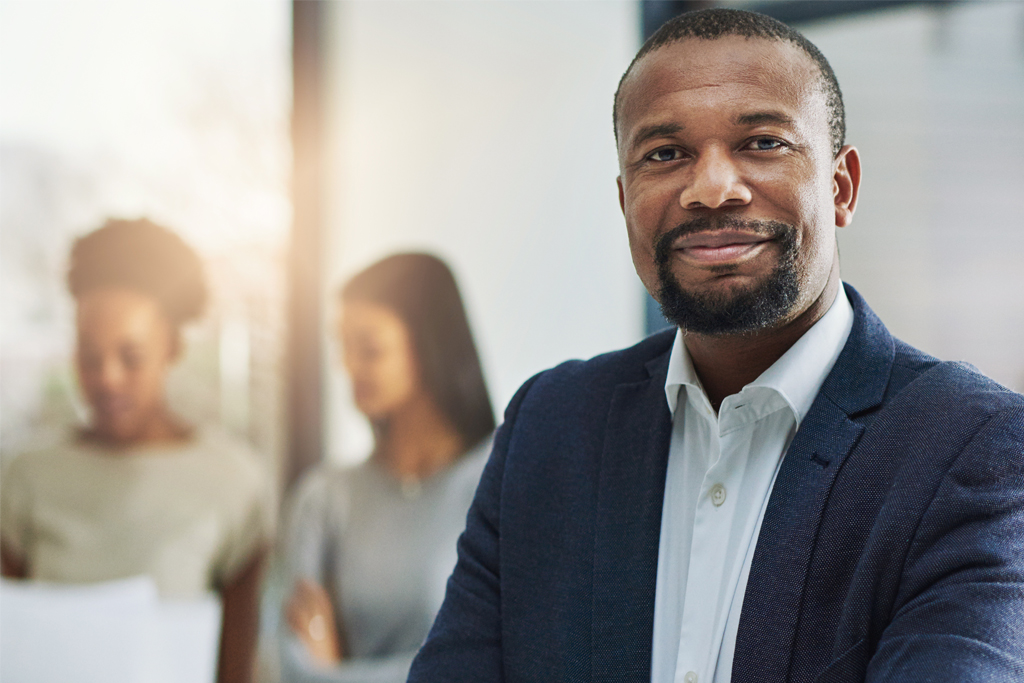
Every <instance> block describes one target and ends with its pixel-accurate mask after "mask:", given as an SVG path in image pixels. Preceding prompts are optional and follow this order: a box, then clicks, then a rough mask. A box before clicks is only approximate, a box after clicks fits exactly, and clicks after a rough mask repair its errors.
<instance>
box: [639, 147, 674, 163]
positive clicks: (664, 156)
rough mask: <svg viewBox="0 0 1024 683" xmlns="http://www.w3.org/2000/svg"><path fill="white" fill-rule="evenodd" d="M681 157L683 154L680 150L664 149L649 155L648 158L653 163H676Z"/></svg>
mask: <svg viewBox="0 0 1024 683" xmlns="http://www.w3.org/2000/svg"><path fill="white" fill-rule="evenodd" d="M680 156H681V154H680V152H679V150H678V149H673V148H671V147H663V148H661V149H656V150H654V151H653V152H651V153H650V154H648V155H647V158H648V159H649V160H651V161H675V160H676V159H679V158H680Z"/></svg>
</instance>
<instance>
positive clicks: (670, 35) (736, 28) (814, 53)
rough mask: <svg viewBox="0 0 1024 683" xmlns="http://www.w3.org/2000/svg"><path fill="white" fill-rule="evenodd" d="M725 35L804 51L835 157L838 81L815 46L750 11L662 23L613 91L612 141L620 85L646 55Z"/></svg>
mask: <svg viewBox="0 0 1024 683" xmlns="http://www.w3.org/2000/svg"><path fill="white" fill-rule="evenodd" d="M725 36H743V37H744V38H764V39H766V40H776V41H784V42H787V43H791V44H792V45H795V46H796V47H798V48H800V49H801V50H803V52H804V53H805V54H806V55H807V56H808V57H810V58H811V59H812V60H813V61H814V63H815V64H816V65H817V67H818V71H819V72H820V74H821V88H822V90H823V91H824V93H825V106H826V108H827V109H828V128H829V136H830V137H831V139H832V154H833V155H835V154H838V153H839V150H840V149H842V147H843V144H844V143H845V141H846V112H845V110H844V108H843V94H842V92H841V91H840V90H839V81H838V80H836V75H835V72H833V71H832V66H831V65H830V64H829V63H828V60H827V59H825V56H824V55H823V54H821V51H820V50H819V49H818V48H817V47H815V46H814V44H813V43H812V42H811V41H809V40H807V38H805V37H804V36H803V34H802V33H800V32H799V31H797V30H796V29H793V28H791V27H789V26H787V25H786V24H784V23H782V22H781V21H779V20H778V19H773V18H772V17H769V16H766V15H764V14H758V13H757V12H749V11H747V10H738V9H723V8H717V7H716V8H712V9H702V10H697V11H695V12H686V13H684V14H680V15H679V16H677V17H673V18H672V19H670V20H668V21H667V22H665V23H664V24H663V25H662V26H661V28H659V29H658V30H657V31H655V32H654V35H652V36H651V37H650V38H648V39H647V42H645V43H644V44H643V47H641V48H640V51H639V52H637V53H636V57H634V58H633V61H632V62H630V64H629V68H627V69H626V73H624V74H622V78H621V79H620V80H619V87H618V88H616V90H615V103H614V105H613V106H612V127H613V129H614V131H615V139H616V141H617V140H618V137H619V130H618V126H619V94H620V92H621V91H622V84H623V83H625V82H626V78H627V77H628V76H629V74H630V73H632V71H633V68H634V67H635V66H636V64H637V62H639V61H640V60H641V59H643V58H644V56H646V55H647V54H649V53H651V52H654V51H655V50H657V49H659V48H661V47H665V46H666V45H672V44H674V43H678V42H680V41H683V40H686V39H688V38H700V39H703V40H716V39H718V38H723V37H725Z"/></svg>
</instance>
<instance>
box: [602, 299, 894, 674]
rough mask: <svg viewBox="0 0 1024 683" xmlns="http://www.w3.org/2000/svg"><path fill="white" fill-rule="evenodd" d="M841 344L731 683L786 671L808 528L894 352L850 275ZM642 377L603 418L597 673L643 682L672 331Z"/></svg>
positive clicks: (801, 446) (804, 433)
mask: <svg viewBox="0 0 1024 683" xmlns="http://www.w3.org/2000/svg"><path fill="white" fill-rule="evenodd" d="M846 295H847V297H849V300H850V304H851V305H852V306H853V311H854V322H853V328H852V330H851V331H850V336H849V338H848V339H847V342H846V346H844V348H843V351H842V352H841V353H840V355H839V358H838V359H837V360H836V363H835V365H834V366H833V368H832V371H831V372H830V373H829V375H828V377H826V379H825V382H824V383H823V384H822V388H821V390H820V391H819V393H818V396H817V398H816V399H815V400H814V403H813V404H812V406H811V409H810V412H808V414H807V416H806V418H805V419H804V422H803V423H802V425H801V427H800V429H799V430H798V432H797V434H796V436H795V437H794V440H793V444H792V445H791V446H790V449H789V452H788V453H787V455H786V458H785V460H784V461H783V464H782V467H781V469H780V472H779V475H778V477H777V479H776V483H775V487H774V489H773V492H772V496H771V499H770V500H769V504H768V508H767V510H766V512H765V519H764V522H763V524H762V527H761V534H760V536H759V538H758V543H757V547H756V549H755V554H754V561H753V565H752V567H751V572H750V579H749V581H748V584H747V592H746V596H745V598H744V604H743V611H742V615H741V618H740V631H739V634H738V637H737V643H736V652H735V656H734V659H733V662H734V666H733V680H734V681H735V682H736V683H741V682H744V681H751V682H753V681H757V682H758V683H762V682H763V683H770V682H773V681H779V682H781V681H785V680H786V673H787V671H788V667H789V653H790V652H791V647H792V641H793V638H794V637H795V632H796V619H797V616H798V607H799V598H800V596H801V594H802V589H803V583H804V580H805V578H806V572H807V566H808V564H809V560H810V552H811V550H812V549H813V540H814V532H815V531H816V530H817V527H818V522H819V519H820V515H821V510H822V508H823V505H824V500H825V498H826V497H827V493H828V490H829V489H830V487H831V485H832V481H833V480H834V477H835V473H836V472H837V470H838V469H839V465H840V464H841V462H842V460H843V459H844V458H845V457H846V455H847V454H848V453H849V451H850V449H852V447H853V446H854V444H855V443H856V441H857V439H858V438H859V437H860V434H861V432H862V430H863V428H862V427H861V426H860V425H857V424H856V423H854V422H853V421H851V420H850V419H849V418H850V417H851V416H853V415H855V414H857V413H861V412H864V411H866V410H870V409H871V408H873V407H875V406H877V405H879V404H880V403H881V401H882V397H883V395H884V393H885V388H886V385H887V384H888V380H889V373H890V370H891V368H892V361H893V358H894V353H895V351H894V348H895V347H894V344H893V340H892V337H891V336H890V335H889V333H888V331H887V330H886V329H885V326H884V325H882V323H881V321H880V320H879V319H878V318H877V317H876V316H875V314H874V313H873V312H872V311H871V309H870V308H868V306H867V304H866V303H865V302H864V299H863V298H861V296H860V295H859V294H858V293H857V291H856V290H854V289H853V288H852V287H850V286H849V285H846ZM662 334H663V335H664V337H665V339H664V340H663V341H664V344H661V345H659V349H661V352H660V353H659V354H658V355H656V356H655V357H653V358H652V359H651V360H649V361H647V362H646V363H645V368H646V370H647V378H646V379H645V380H642V381H639V382H635V383H626V384H621V385H619V386H618V387H616V389H615V392H614V394H613V397H612V400H611V404H610V406H609V411H608V417H607V431H606V437H605V444H604V449H603V451H602V456H601V465H600V467H601V469H600V474H599V484H598V494H597V524H596V531H595V553H594V592H593V601H594V604H593V622H592V626H593V635H592V642H593V650H592V653H591V656H592V659H591V667H592V680H594V681H609V682H611V681H615V682H619V681H636V682H638V683H639V682H641V681H644V682H646V681H649V680H650V665H651V638H652V637H653V628H654V597H655V596H654V593H655V585H656V580H657V568H658V541H659V538H660V534H661V510H662V503H663V499H664V495H665V471H666V467H667V464H668V449H669V442H670V439H671V434H672V418H671V414H670V413H669V410H668V405H667V402H666V401H665V393H664V386H665V377H666V375H667V373H668V363H669V352H670V350H671V341H672V335H671V332H665V333H662Z"/></svg>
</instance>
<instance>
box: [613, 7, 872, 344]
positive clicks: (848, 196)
mask: <svg viewBox="0 0 1024 683" xmlns="http://www.w3.org/2000/svg"><path fill="white" fill-rule="evenodd" d="M615 125H616V139H617V142H618V150H619V167H620V177H619V199H620V203H621V205H622V209H623V214H624V215H625V218H626V225H627V229H628V232H629V240H630V250H631V252H632V255H633V262H634V265H635V267H636V269H637V273H638V274H639V275H640V278H641V279H642V280H643V282H644V284H645V286H647V288H648V290H649V291H650V292H651V294H652V295H653V296H654V297H655V298H656V299H658V301H659V302H660V303H661V304H662V308H663V311H664V312H665V314H666V316H667V317H668V318H669V319H670V320H672V321H673V322H676V323H677V324H678V325H680V327H682V328H683V329H684V330H687V331H690V332H696V333H703V334H714V335H720V334H737V333H747V332H754V331H758V330H764V329H772V328H776V327H781V326H784V325H785V324H787V323H788V322H791V321H792V320H794V319H796V318H797V317H799V316H800V314H801V313H803V312H804V311H806V310H808V309H809V308H810V306H811V305H812V304H813V303H814V302H815V301H817V300H818V299H820V298H822V297H824V296H825V293H826V292H827V291H832V289H833V288H834V287H836V286H838V282H839V273H838V258H837V250H836V242H835V228H836V227H837V226H840V227H841V226H845V225H847V224H848V223H849V222H850V219H851V217H852V214H853V209H854V207H855V204H856V198H857V190H858V187H859V180H860V165H859V159H858V157H857V152H856V150H855V149H853V148H851V147H843V144H842V143H843V134H844V131H843V114H842V100H841V98H840V95H839V88H838V85H837V84H836V82H835V76H834V75H833V74H832V70H831V68H829V66H828V63H827V62H826V61H825V60H824V58H823V57H822V56H821V54H820V53H819V52H818V51H817V49H816V48H814V46H813V45H811V44H810V43H809V42H807V40H806V39H805V38H803V36H800V34H798V33H796V32H795V31H793V30H792V29H790V28H789V27H787V26H785V25H784V24H781V23H779V22H777V21H775V20H773V19H770V18H768V17H763V16H761V15H756V14H752V13H750V12H741V11H736V10H704V11H701V12H695V13H691V14H687V15H683V16H681V17H678V18H677V19H674V20H673V21H671V22H669V23H668V24H666V25H665V26H663V27H662V28H661V29H660V30H659V31H658V32H657V33H656V34H655V35H654V36H652V38H651V39H650V40H649V41H648V42H647V43H646V44H645V45H644V47H643V48H642V49H641V50H640V52H639V54H638V55H637V57H636V59H634V61H633V63H632V64H631V65H630V68H629V70H627V72H626V74H625V75H624V76H623V79H622V81H621V83H620V86H619V91H618V92H617V93H616V105H615Z"/></svg>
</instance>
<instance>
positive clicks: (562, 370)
mask: <svg viewBox="0 0 1024 683" xmlns="http://www.w3.org/2000/svg"><path fill="white" fill-rule="evenodd" d="M674 338H675V329H674V328H673V329H667V330H662V331H661V332H656V333H654V334H652V335H651V336H649V337H647V338H646V339H643V340H642V341H640V342H638V343H637V344H634V345H633V346H630V347H628V348H625V349H619V350H617V351H610V352H608V353H602V354H601V355H598V356H594V357H593V358H590V359H588V360H569V361H566V362H564V363H562V364H560V365H557V366H555V367H553V368H551V369H549V370H546V371H544V372H542V373H540V374H539V375H537V377H536V378H535V379H536V382H535V384H534V388H535V389H542V388H550V389H556V388H565V389H571V390H573V391H577V390H579V389H587V388H590V389H597V388H599V387H608V388H612V387H615V386H618V385H619V384H626V383H632V382H642V381H645V380H647V379H649V378H650V377H651V376H652V374H656V373H658V372H659V370H660V369H662V368H661V365H662V364H663V365H664V367H665V368H667V367H668V354H669V352H670V351H671V350H672V341H673V339H674Z"/></svg>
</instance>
